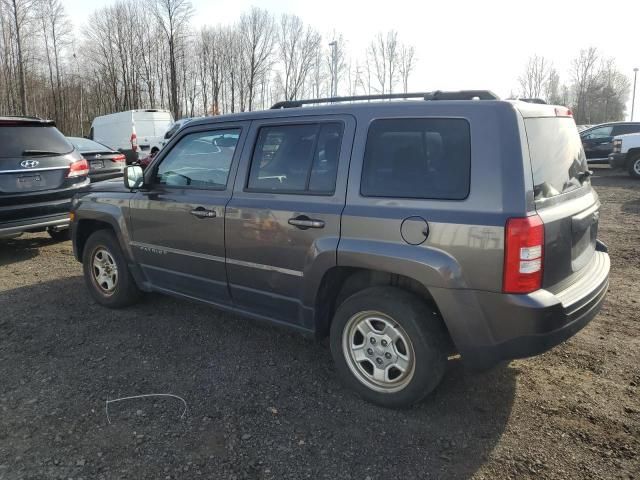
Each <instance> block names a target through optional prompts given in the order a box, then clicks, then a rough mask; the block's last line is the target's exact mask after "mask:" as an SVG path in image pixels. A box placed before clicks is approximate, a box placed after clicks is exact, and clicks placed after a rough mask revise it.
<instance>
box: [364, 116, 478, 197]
mask: <svg viewBox="0 0 640 480" xmlns="http://www.w3.org/2000/svg"><path fill="white" fill-rule="evenodd" d="M470 170H471V136H470V132H469V123H468V122H467V121H466V120H464V119H459V118H398V119H381V120H375V121H373V122H372V123H371V126H370V127H369V133H368V135H367V144H366V148H365V154H364V163H363V170H362V181H361V185H360V193H361V194H362V195H363V196H365V197H390V198H421V199H446V200H462V199H465V198H466V197H467V196H468V195H469V179H470Z"/></svg>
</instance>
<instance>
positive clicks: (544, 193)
mask: <svg viewBox="0 0 640 480" xmlns="http://www.w3.org/2000/svg"><path fill="white" fill-rule="evenodd" d="M524 123H525V128H526V131H527V140H528V143H529V154H530V157H531V170H532V173H533V185H534V187H533V189H534V194H535V199H536V200H540V199H544V198H549V197H554V196H556V195H560V194H561V193H565V192H568V191H570V190H575V189H576V188H579V187H580V186H581V185H582V183H583V182H584V181H585V180H586V178H587V176H586V175H582V174H583V173H584V172H585V171H586V170H587V159H586V157H585V154H584V150H583V148H582V142H581V141H580V136H579V135H578V130H577V128H576V124H575V122H574V121H573V118H562V117H544V118H526V119H525V121H524Z"/></svg>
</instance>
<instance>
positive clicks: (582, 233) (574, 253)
mask: <svg viewBox="0 0 640 480" xmlns="http://www.w3.org/2000/svg"><path fill="white" fill-rule="evenodd" d="M599 218H600V212H599V210H597V209H595V210H590V211H588V212H586V214H585V213H582V214H580V215H576V216H575V217H573V218H572V219H571V236H572V245H571V267H572V269H573V271H574V272H575V271H578V270H580V269H581V268H582V267H584V266H585V265H586V264H587V263H588V262H589V260H590V259H591V256H592V254H593V252H594V251H595V249H596V239H597V238H598V220H599Z"/></svg>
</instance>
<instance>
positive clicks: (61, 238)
mask: <svg viewBox="0 0 640 480" xmlns="http://www.w3.org/2000/svg"><path fill="white" fill-rule="evenodd" d="M47 233H48V234H49V236H50V237H51V238H52V239H53V240H55V241H56V242H66V241H67V240H71V231H70V230H69V229H68V228H62V229H56V228H48V229H47Z"/></svg>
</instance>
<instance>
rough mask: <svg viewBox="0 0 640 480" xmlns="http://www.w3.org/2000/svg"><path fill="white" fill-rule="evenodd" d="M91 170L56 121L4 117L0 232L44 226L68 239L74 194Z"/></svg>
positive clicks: (56, 236) (7, 233)
mask: <svg viewBox="0 0 640 480" xmlns="http://www.w3.org/2000/svg"><path fill="white" fill-rule="evenodd" d="M88 173H89V165H88V163H87V161H86V160H85V159H84V158H82V156H81V155H80V153H79V152H78V151H77V150H75V149H74V148H73V146H72V145H71V144H70V143H69V142H68V141H67V139H66V138H65V137H64V135H62V134H61V133H60V132H59V131H58V129H57V128H56V127H55V124H54V123H53V122H52V121H49V120H42V119H40V118H35V117H0V238H2V237H14V236H17V235H20V234H22V233H24V232H39V231H45V230H46V231H48V232H49V235H51V237H52V238H54V239H56V240H63V239H68V238H69V230H68V225H69V209H70V206H71V197H73V195H75V194H76V193H77V192H78V191H80V189H81V188H82V187H85V186H86V185H87V184H88V183H89V180H88V178H87V175H88Z"/></svg>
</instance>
